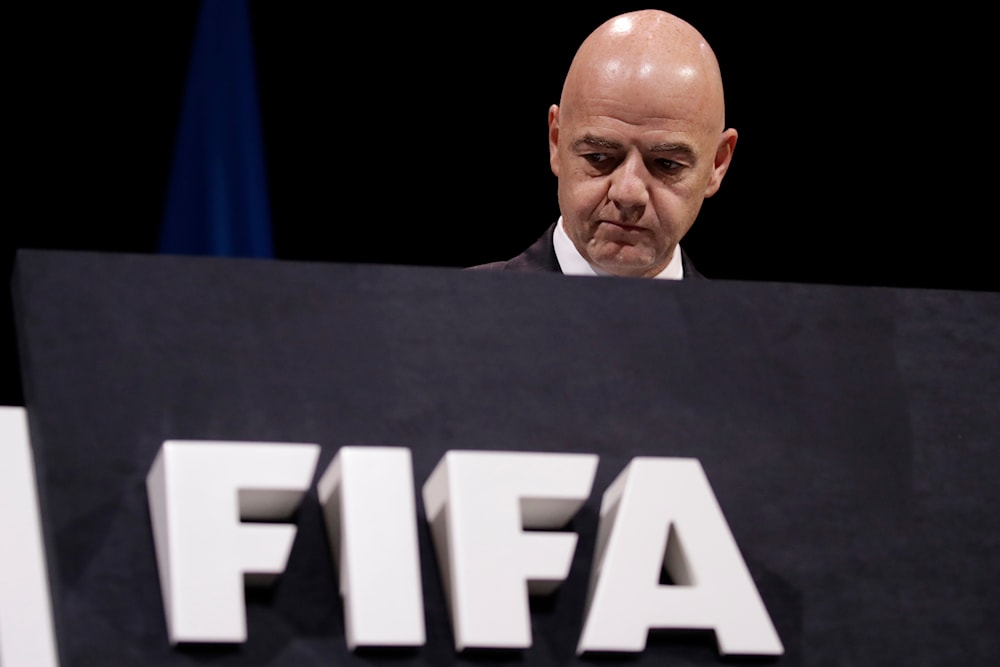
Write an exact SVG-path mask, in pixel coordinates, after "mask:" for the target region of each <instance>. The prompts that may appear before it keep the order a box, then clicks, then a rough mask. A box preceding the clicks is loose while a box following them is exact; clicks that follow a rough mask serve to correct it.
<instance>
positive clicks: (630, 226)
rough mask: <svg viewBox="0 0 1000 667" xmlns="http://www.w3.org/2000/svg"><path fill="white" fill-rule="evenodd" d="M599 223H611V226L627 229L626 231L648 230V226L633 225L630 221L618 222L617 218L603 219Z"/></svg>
mask: <svg viewBox="0 0 1000 667" xmlns="http://www.w3.org/2000/svg"><path fill="white" fill-rule="evenodd" d="M598 225H610V226H611V227H613V228H615V229H620V230H622V231H625V232H644V231H646V228H645V227H642V226H640V225H633V224H630V223H627V222H618V221H616V220H601V221H600V222H599V223H598Z"/></svg>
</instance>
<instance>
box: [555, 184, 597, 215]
mask: <svg viewBox="0 0 1000 667" xmlns="http://www.w3.org/2000/svg"><path fill="white" fill-rule="evenodd" d="M607 191H608V187H607V183H606V181H605V179H603V178H593V177H590V176H583V175H579V174H577V175H575V177H571V178H562V179H560V181H559V203H560V204H561V205H562V206H563V208H564V209H567V210H571V211H576V212H578V213H580V212H587V213H589V212H591V211H593V210H594V209H596V208H598V207H600V206H601V205H602V204H603V202H604V200H605V198H606V197H605V195H606V194H607Z"/></svg>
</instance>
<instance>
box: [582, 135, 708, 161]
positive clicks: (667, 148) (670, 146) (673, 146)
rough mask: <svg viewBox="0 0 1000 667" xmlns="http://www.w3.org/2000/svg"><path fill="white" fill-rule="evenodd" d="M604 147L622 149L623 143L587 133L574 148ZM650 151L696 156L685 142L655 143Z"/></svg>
mask: <svg viewBox="0 0 1000 667" xmlns="http://www.w3.org/2000/svg"><path fill="white" fill-rule="evenodd" d="M588 146H590V147H594V148H604V149H607V150H621V148H622V144H621V143H620V142H617V141H612V140H610V139H605V138H603V137H598V136H596V135H593V134H585V135H583V136H582V137H580V138H579V139H577V140H576V141H574V142H573V149H574V150H580V149H581V148H584V147H588ZM648 150H649V152H650V153H682V154H684V155H686V156H688V157H690V158H694V157H695V151H694V148H692V147H691V146H690V145H689V144H687V143H683V142H666V143H661V144H653V145H652V146H650V147H649V149H648Z"/></svg>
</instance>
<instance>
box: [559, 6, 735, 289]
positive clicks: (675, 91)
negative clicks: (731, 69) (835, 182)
mask: <svg viewBox="0 0 1000 667" xmlns="http://www.w3.org/2000/svg"><path fill="white" fill-rule="evenodd" d="M735 146H736V130H734V129H732V128H729V129H726V127H725V105H724V103H723V94H722V77H721V75H720V74H719V64H718V62H717V61H716V59H715V54H714V53H712V49H711V48H710V47H709V46H708V43H707V42H706V41H705V38H704V37H702V36H701V34H700V33H699V32H698V31H697V30H695V29H694V28H693V27H692V26H691V25H689V24H688V23H686V22H684V21H682V20H681V19H679V18H677V17H676V16H673V15H672V14H667V13H666V12H661V11H656V10H645V11H640V12H632V13H629V14H623V15H621V16H616V17H615V18H613V19H610V20H609V21H607V22H605V23H604V24H602V25H601V26H600V27H599V28H597V30H595V31H594V32H593V33H591V35H590V36H589V37H587V39H586V40H584V42H583V44H581V45H580V48H579V49H578V50H577V52H576V56H575V57H574V58H573V62H572V63H571V64H570V68H569V72H568V73H567V75H566V81H565V83H564V84H563V90H562V96H561V98H560V100H559V104H557V105H556V104H554V105H552V107H551V108H550V109H549V161H550V164H551V167H552V172H553V173H554V174H555V175H556V177H557V178H558V180H559V190H558V195H559V210H560V213H561V215H562V226H563V229H564V230H565V232H566V235H567V236H568V237H569V239H570V240H571V241H572V242H573V245H574V246H575V247H576V250H577V251H578V252H579V254H580V255H581V256H582V257H583V258H584V259H585V260H586V261H587V262H588V263H589V264H590V265H591V266H592V267H594V268H595V269H596V270H597V271H599V272H605V273H610V274H613V275H621V276H636V277H640V276H664V275H669V276H673V277H677V276H678V275H679V273H680V267H679V266H678V263H679V262H680V259H679V258H678V254H677V253H675V252H674V251H675V249H676V248H677V244H678V243H679V242H680V240H681V238H682V237H683V236H684V234H686V233H687V231H688V230H689V229H690V228H691V225H693V224H694V221H695V218H696V217H697V216H698V212H699V211H700V210H701V206H702V202H703V201H704V199H705V198H707V197H711V196H712V195H714V194H715V193H716V191H717V190H718V189H719V186H720V184H721V183H722V178H723V176H724V175H725V174H726V171H727V170H728V169H729V163H730V160H731V159H732V155H733V150H734V148H735Z"/></svg>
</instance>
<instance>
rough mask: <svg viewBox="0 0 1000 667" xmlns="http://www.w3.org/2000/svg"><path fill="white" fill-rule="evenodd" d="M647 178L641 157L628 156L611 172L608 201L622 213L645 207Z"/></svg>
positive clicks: (647, 197)
mask: <svg viewBox="0 0 1000 667" xmlns="http://www.w3.org/2000/svg"><path fill="white" fill-rule="evenodd" d="M648 176H649V174H648V173H647V172H646V165H645V164H644V163H643V161H642V157H641V156H640V155H638V154H636V153H630V154H628V155H627V156H626V158H625V159H624V160H623V161H622V162H621V163H619V165H618V166H617V167H616V168H615V170H614V171H613V172H611V184H610V186H609V187H608V199H610V200H611V201H612V202H613V203H614V204H615V205H616V206H617V207H618V208H619V209H620V210H622V211H627V210H630V209H634V208H637V207H643V206H645V205H646V203H647V202H648V201H649V192H648V190H647V189H646V179H647V177H648Z"/></svg>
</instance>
